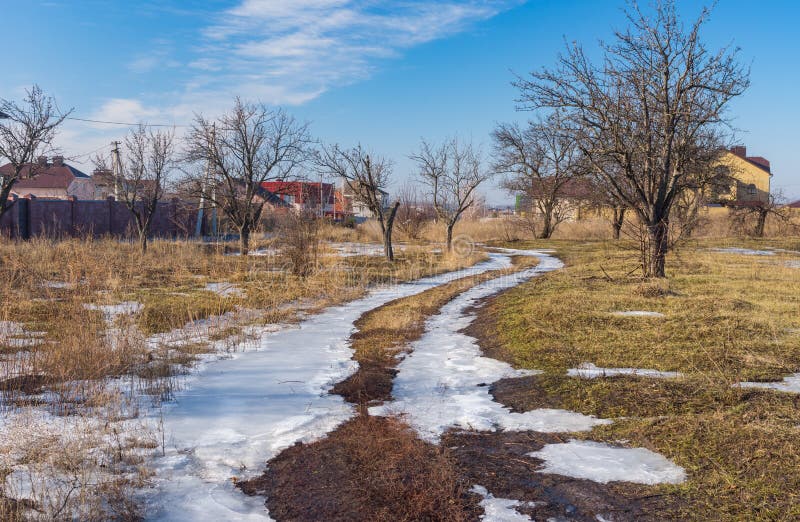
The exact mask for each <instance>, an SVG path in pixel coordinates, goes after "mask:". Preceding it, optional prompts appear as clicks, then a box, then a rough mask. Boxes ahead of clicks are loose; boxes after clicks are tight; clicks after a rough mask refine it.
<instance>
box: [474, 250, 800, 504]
mask: <svg viewBox="0 0 800 522" xmlns="http://www.w3.org/2000/svg"><path fill="white" fill-rule="evenodd" d="M544 244H547V245H548V246H551V247H554V248H556V250H557V251H558V254H559V255H560V256H561V257H562V258H563V259H564V260H565V261H566V263H567V267H566V268H565V269H563V270H561V271H558V272H554V273H551V274H547V275H546V276H544V277H541V278H537V279H535V280H533V281H531V282H529V283H526V284H523V285H521V286H520V287H518V288H515V289H512V290H510V291H509V292H507V293H505V294H504V295H502V296H500V297H499V298H498V299H496V300H494V301H493V302H492V303H491V304H490V305H489V306H488V307H487V308H485V309H484V311H483V312H482V313H481V318H482V322H483V325H484V328H485V332H484V334H483V335H485V336H486V337H487V338H489V339H491V338H495V339H497V341H498V343H497V344H498V347H497V349H496V352H497V354H498V355H500V356H502V357H504V358H506V359H508V360H510V361H512V362H513V363H515V364H516V365H518V366H522V367H526V368H532V369H541V370H544V371H545V373H544V374H543V375H542V376H537V377H534V378H531V384H530V387H529V388H527V389H524V390H520V389H517V390H515V391H513V393H511V395H510V396H506V397H503V396H502V393H501V394H500V396H499V398H500V399H501V400H504V401H508V402H509V403H510V404H513V405H514V406H515V407H517V408H520V409H530V408H535V407H556V408H567V409H571V410H575V411H579V412H582V413H585V414H592V415H598V416H602V417H607V418H614V419H616V421H615V422H614V424H612V425H610V426H604V427H599V428H597V429H595V430H593V431H592V432H590V433H588V434H585V435H581V436H585V437H588V438H590V439H593V440H602V441H618V440H626V441H628V444H630V445H632V446H642V447H647V448H650V449H653V450H655V451H658V452H660V453H662V454H664V455H666V456H667V457H669V458H670V459H673V460H674V461H675V462H676V463H678V464H679V465H681V466H683V467H684V468H686V470H687V472H688V475H689V480H688V481H687V482H686V483H684V484H681V485H677V486H658V487H632V488H627V490H628V491H630V494H631V495H642V496H647V495H665V496H666V497H665V498H668V499H670V502H669V504H670V506H671V507H670V510H669V511H666V512H664V513H663V516H664V517H665V518H668V519H698V520H711V519H725V520H796V519H797V518H798V517H799V516H800V511H798V506H800V471H798V470H800V451H798V448H800V431H798V429H797V426H798V425H800V413H798V409H797V404H798V400H800V398H799V397H798V396H797V395H794V394H785V393H780V392H777V391H764V390H753V389H746V388H738V387H733V386H732V385H734V384H736V383H738V382H740V381H744V380H780V379H781V378H782V377H783V376H786V375H787V374H791V373H794V372H800V336H798V334H797V332H798V329H799V328H800V316H799V315H798V310H800V268H793V267H791V266H790V265H788V264H787V261H790V260H792V259H794V260H796V259H800V255H798V254H796V253H788V252H780V251H778V252H775V254H774V255H771V256H746V255H741V254H731V253H720V252H717V251H713V250H712V249H713V248H717V247H722V246H733V245H736V246H747V247H751V248H762V249H763V248H767V247H773V248H783V249H788V250H799V249H800V240H798V239H791V238H789V239H783V240H761V241H736V242H735V243H734V242H733V241H731V240H715V241H702V242H696V241H695V242H692V243H690V244H688V245H686V246H684V247H683V248H681V249H680V250H679V251H677V252H675V253H674V254H672V255H671V256H670V259H669V262H668V267H669V268H668V272H669V274H668V275H669V280H668V281H667V282H664V281H658V282H650V281H642V280H641V279H639V278H637V277H635V276H632V275H631V273H632V270H635V267H636V259H635V256H634V255H633V254H632V253H631V252H630V251H628V250H625V249H621V248H620V246H619V245H618V244H615V243H608V242H591V243H587V242H583V243H575V242H568V243H567V242H559V241H553V242H550V243H544ZM537 245H538V246H542V243H538V242H537ZM625 310H645V311H655V312H661V313H663V314H664V315H665V317H663V318H634V317H616V316H614V315H612V312H615V311H625ZM584 362H588V363H593V364H596V365H597V366H600V367H611V368H619V367H623V368H624V367H634V368H652V369H658V370H667V371H679V372H681V373H682V374H683V377H681V378H678V379H675V380H658V379H648V378H635V377H614V378H601V379H594V380H591V379H580V378H572V377H567V376H566V369H567V368H574V367H576V366H577V365H579V364H581V363H584Z"/></svg>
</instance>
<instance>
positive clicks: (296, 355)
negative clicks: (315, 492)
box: [147, 254, 510, 520]
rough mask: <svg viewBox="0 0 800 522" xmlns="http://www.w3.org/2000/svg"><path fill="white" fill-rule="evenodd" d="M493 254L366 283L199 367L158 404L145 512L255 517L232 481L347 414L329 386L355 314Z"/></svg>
mask: <svg viewBox="0 0 800 522" xmlns="http://www.w3.org/2000/svg"><path fill="white" fill-rule="evenodd" d="M509 264H510V262H509V260H508V257H507V256H505V255H498V254H493V255H492V256H491V257H490V259H489V260H488V261H485V262H483V263H480V264H478V265H475V266H474V267H472V268H468V269H464V270H460V271H457V272H452V273H448V274H442V275H439V276H435V277H429V278H425V279H421V280H419V281H416V282H413V283H408V284H402V285H394V286H388V287H383V288H379V289H376V290H374V291H372V292H370V293H369V294H368V295H367V296H366V297H364V298H362V299H359V300H356V301H353V302H351V303H348V304H346V305H342V306H336V307H332V308H329V309H328V310H326V311H325V312H323V313H321V314H318V315H315V316H313V317H311V318H310V319H309V320H307V321H305V322H304V323H301V324H300V325H299V327H298V328H295V329H288V330H286V329H285V330H281V331H278V332H270V331H266V330H261V331H259V332H260V333H259V332H253V333H258V334H259V337H258V338H257V339H256V341H255V343H256V345H257V346H258V351H252V352H244V353H235V354H233V355H232V357H231V358H230V359H225V360H218V361H213V362H210V363H208V364H207V365H205V366H204V367H203V369H202V370H201V372H202V373H200V374H199V375H197V378H196V379H195V380H194V382H193V383H192V385H191V386H189V387H187V389H185V390H184V391H183V392H179V393H178V394H177V399H176V402H175V403H173V404H169V405H167V406H166V407H165V411H164V420H163V423H164V430H165V435H166V439H167V448H166V455H165V456H164V457H163V458H159V459H157V460H156V462H155V463H154V464H155V467H156V470H157V476H156V482H157V487H156V488H155V490H154V491H151V492H150V493H149V498H148V499H147V504H148V506H149V509H148V511H149V515H148V518H155V519H160V520H198V519H204V520H264V519H268V515H267V512H266V510H265V509H264V500H263V498H259V497H246V496H245V495H243V494H242V493H241V492H239V491H238V490H237V489H235V488H234V487H233V483H232V481H231V480H230V479H231V477H233V476H239V477H241V476H248V475H250V474H252V473H253V472H256V471H257V470H259V469H261V468H262V467H263V465H264V463H265V462H266V461H267V460H269V459H270V458H272V457H274V456H275V455H277V454H278V453H279V452H280V451H281V450H283V449H285V448H287V447H289V446H291V445H292V444H294V443H295V442H297V441H304V442H310V441H313V440H316V439H319V438H320V437H323V436H324V435H325V434H327V433H328V432H329V431H332V430H333V429H335V428H336V427H337V426H338V425H339V424H341V423H342V422H344V421H346V420H348V419H349V418H351V417H352V416H353V415H354V409H353V406H352V405H350V404H348V403H346V402H344V400H343V399H342V398H341V397H340V396H338V395H331V394H328V393H327V392H328V390H329V389H330V387H331V386H332V385H333V384H334V383H336V382H338V381H341V380H343V379H345V378H346V377H348V376H349V375H351V374H352V372H353V371H354V370H355V369H356V363H355V362H354V361H352V360H351V357H352V353H353V352H352V350H351V349H350V346H349V344H348V339H349V337H350V334H351V333H352V331H353V328H354V327H353V323H354V321H355V320H357V319H358V318H359V317H360V316H361V315H362V314H363V313H365V312H367V311H369V310H372V309H373V308H376V307H378V306H380V305H382V304H384V303H387V302H389V301H391V300H393V299H397V298H400V297H406V296H410V295H414V294H417V293H420V292H422V291H424V290H427V289H429V288H432V287H435V286H438V285H441V284H444V283H446V282H448V281H451V280H453V279H456V278H459V277H465V276H469V275H474V274H478V273H482V272H485V271H487V270H493V269H499V268H505V267H507V266H509Z"/></svg>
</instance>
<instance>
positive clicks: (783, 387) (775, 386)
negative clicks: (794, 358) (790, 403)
mask: <svg viewBox="0 0 800 522" xmlns="http://www.w3.org/2000/svg"><path fill="white" fill-rule="evenodd" d="M734 386H738V387H740V388H761V389H765V390H776V391H780V392H784V393H800V373H795V374H794V375H789V376H788V377H784V378H783V380H782V381H772V382H740V383H738V384H734Z"/></svg>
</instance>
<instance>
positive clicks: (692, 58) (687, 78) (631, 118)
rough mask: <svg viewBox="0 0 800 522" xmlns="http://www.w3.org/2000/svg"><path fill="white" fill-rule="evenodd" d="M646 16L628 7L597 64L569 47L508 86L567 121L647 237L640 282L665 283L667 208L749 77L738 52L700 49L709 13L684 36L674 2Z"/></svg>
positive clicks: (712, 155)
mask: <svg viewBox="0 0 800 522" xmlns="http://www.w3.org/2000/svg"><path fill="white" fill-rule="evenodd" d="M654 9H655V13H654V15H653V16H652V17H648V16H647V15H645V14H644V13H643V12H642V11H641V10H640V9H639V7H638V6H637V5H636V4H633V5H632V8H631V9H629V12H628V20H629V22H630V26H629V28H628V29H626V30H625V31H624V32H623V31H618V32H616V33H615V41H614V42H613V43H611V44H601V46H602V50H603V51H604V54H605V56H604V59H603V61H602V62H601V63H599V64H595V63H591V62H590V61H589V59H588V58H587V56H586V54H585V53H584V50H583V48H582V47H581V46H580V45H578V44H573V45H570V46H569V47H568V49H567V52H566V54H565V55H562V56H560V57H559V60H558V66H557V67H556V68H555V69H553V70H542V71H541V72H534V73H531V78H530V79H527V80H526V79H519V80H518V81H517V82H516V85H517V87H518V88H519V89H520V92H521V97H520V100H519V102H520V108H522V109H528V110H536V109H539V108H545V107H547V108H556V109H561V110H565V111H569V112H570V114H571V116H572V117H573V119H574V121H575V126H574V127H575V128H576V129H577V138H578V140H579V143H580V147H581V151H582V152H583V153H584V154H585V155H586V157H587V158H588V160H589V161H590V163H591V166H592V168H593V170H595V171H596V172H597V173H598V175H600V176H601V177H602V179H603V180H604V181H605V182H606V183H607V184H608V185H609V187H610V190H612V191H613V192H614V194H615V195H616V196H617V198H618V199H619V200H620V201H622V202H624V203H625V204H626V206H627V207H628V208H630V209H631V210H632V211H634V212H635V213H636V215H637V216H638V218H639V220H640V221H641V222H642V224H643V225H644V226H645V227H646V228H647V232H648V241H647V254H648V255H647V256H646V263H644V266H643V267H642V268H643V272H644V274H645V276H651V277H664V276H665V259H666V254H667V250H668V245H669V225H670V218H671V217H672V210H673V206H674V204H675V201H676V199H677V198H678V196H679V195H680V194H681V193H682V192H683V191H684V190H687V189H690V188H691V187H692V186H696V185H698V178H699V177H702V176H703V175H704V173H708V172H710V171H711V169H710V168H709V165H710V164H712V163H713V161H714V160H715V159H716V157H717V155H718V152H719V150H720V149H721V147H720V145H721V143H722V141H723V137H724V136H723V134H724V129H725V126H726V124H727V123H728V122H727V120H726V118H725V114H726V109H727V107H728V105H729V102H730V100H731V99H733V98H734V97H736V96H738V95H740V94H742V93H743V92H744V90H745V89H746V88H747V86H748V85H749V79H748V77H749V71H748V70H747V69H745V68H743V67H742V66H741V65H739V63H738V61H737V54H738V49H730V48H727V47H726V48H723V49H721V50H718V51H710V50H709V49H708V48H707V47H706V46H705V45H704V44H703V42H702V41H701V38H700V31H701V29H702V27H703V25H704V23H705V22H706V21H707V19H708V17H709V10H708V9H704V10H703V11H702V13H701V15H700V16H699V17H698V19H697V20H696V21H695V23H694V24H693V25H692V26H691V27H690V28H688V30H687V29H686V28H684V26H683V24H682V22H681V21H680V20H679V18H678V16H677V14H676V8H675V2H674V0H664V1H663V2H658V3H656V5H655V7H654ZM643 244H644V243H643Z"/></svg>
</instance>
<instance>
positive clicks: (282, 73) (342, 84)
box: [0, 0, 800, 203]
mask: <svg viewBox="0 0 800 522" xmlns="http://www.w3.org/2000/svg"><path fill="white" fill-rule="evenodd" d="M133 4H134V3H133V2H126V1H95V0H85V1H80V0H73V1H59V0H54V1H45V2H37V1H26V2H22V1H16V0H0V8H1V9H0V13H2V15H0V16H1V17H2V25H3V31H2V32H1V33H0V43H2V46H3V48H4V49H11V51H12V52H8V51H7V52H6V56H7V59H6V61H5V64H4V68H3V69H4V73H3V74H2V75H0V97H3V98H18V97H19V96H20V94H21V93H22V92H23V90H24V88H25V87H26V86H30V85H31V84H32V83H37V84H39V85H40V86H42V87H43V88H44V89H45V90H46V91H47V92H49V93H51V94H53V95H54V96H55V97H56V98H57V100H58V102H59V105H60V106H61V107H63V108H70V107H73V108H74V109H75V113H74V115H75V116H77V117H83V118H90V119H96V120H104V121H105V120H110V121H122V122H134V123H135V122H140V121H144V122H149V123H167V124H176V125H182V124H186V123H189V122H190V121H191V119H192V115H193V113H195V112H202V113H204V114H208V115H214V114H217V113H219V112H220V111H222V110H224V109H225V108H226V107H228V106H230V105H231V100H232V98H233V96H235V95H240V96H242V97H243V98H246V99H250V100H254V101H263V102H265V103H269V104H280V105H284V106H285V107H286V108H287V109H288V110H289V111H290V112H291V113H293V114H294V115H295V116H297V117H298V118H299V119H302V120H307V121H309V122H310V123H311V128H312V132H313V133H314V134H315V136H317V137H318V138H320V139H321V140H324V141H328V142H339V143H341V144H343V145H354V144H356V143H358V142H361V143H362V144H364V145H365V146H367V147H369V148H371V149H372V150H373V151H375V152H377V153H380V154H383V155H385V156H387V157H389V158H391V159H392V160H393V161H394V163H395V171H396V174H397V178H398V181H397V183H396V186H397V187H399V186H400V185H401V184H402V183H403V182H404V180H405V179H407V178H408V177H409V176H410V175H411V174H412V173H413V165H412V164H411V162H410V161H409V160H408V159H407V156H408V154H409V153H410V152H412V151H413V150H414V149H415V148H416V147H417V145H418V143H419V140H420V138H422V137H426V138H428V139H431V140H439V139H442V138H444V137H446V136H448V135H452V134H458V135H459V136H461V137H465V138H472V140H473V141H474V142H476V143H482V144H483V150H484V152H486V153H488V152H489V151H490V147H491V143H490V141H489V132H490V131H491V129H492V128H493V127H494V125H495V123H496V122H498V121H511V120H525V119H527V118H528V117H529V116H530V115H529V114H526V113H519V112H517V111H516V110H515V106H514V98H515V97H516V91H515V89H514V88H513V87H512V86H511V85H510V82H511V81H512V80H513V78H514V73H519V74H524V73H526V72H527V71H530V70H533V69H537V68H540V67H542V66H549V65H552V64H553V62H554V60H555V57H556V55H557V53H558V52H559V51H560V50H562V49H563V48H564V41H565V39H566V40H570V41H572V40H576V41H579V42H581V43H583V44H584V45H585V46H586V47H587V48H593V47H594V46H595V45H596V42H597V40H598V39H608V38H609V37H610V35H611V31H612V28H615V27H617V28H619V27H623V26H624V25H625V21H624V16H623V13H622V8H623V7H624V2H623V1H603V2H600V1H589V0H574V1H568V0H564V1H549V0H538V1H537V0H530V1H527V2H525V1H522V0H507V1H480V0H468V1H455V0H450V1H446V2H417V1H404V2H381V1H377V0H364V1H355V0H265V1H257V0H227V1H223V0H208V1H205V2H200V1H197V2H178V1H174V0H163V1H160V2H147V1H145V2H138V5H136V6H133ZM701 5H702V4H701V3H699V2H688V1H687V2H680V3H679V7H680V9H681V11H682V12H683V13H685V15H686V16H687V17H689V18H693V17H694V16H696V14H697V13H698V12H699V9H700V7H701ZM799 20H800V6H798V3H795V2H784V1H779V0H775V1H772V2H768V3H767V2H764V3H760V5H758V4H756V3H754V2H749V1H745V0H720V1H719V3H718V5H717V7H716V9H715V10H714V14H713V17H712V20H711V22H710V23H709V24H708V26H707V28H706V32H705V38H706V40H707V41H708V42H709V44H710V45H711V46H715V47H718V46H722V45H726V44H730V43H733V44H734V45H737V46H739V47H741V48H742V53H741V57H742V59H743V60H744V61H745V62H746V63H748V64H751V66H752V76H751V81H752V86H751V88H750V89H749V91H748V92H747V93H746V94H745V95H744V96H742V97H741V98H740V99H738V100H736V101H735V102H734V103H733V104H732V106H731V115H732V116H734V117H735V124H736V127H737V128H738V129H740V132H739V133H738V137H739V141H741V142H743V143H745V144H746V145H747V147H748V153H749V154H751V155H760V156H765V157H767V158H768V159H769V160H770V161H771V162H772V166H773V173H774V174H775V176H774V178H773V184H774V186H776V187H778V188H779V189H782V190H783V192H784V193H785V194H786V195H787V196H791V197H792V199H798V198H800V159H798V157H799V156H798V154H797V153H796V150H797V149H798V145H797V134H798V133H797V131H796V121H797V120H798V118H799V117H800V105H799V104H798V102H797V98H796V95H795V92H796V91H797V89H796V86H797V85H798V84H800V69H798V68H797V67H796V66H795V65H796V60H797V58H796V57H797V56H798V54H800V37H798V35H797V31H798V29H797V22H798V21H799ZM125 130H126V129H125V128H124V127H120V126H112V125H103V124H92V123H85V122H77V121H70V122H68V123H67V124H66V125H65V126H64V128H63V130H62V132H61V134H60V137H59V144H60V146H61V148H62V149H63V151H64V153H65V155H67V156H70V157H74V158H75V160H74V163H75V164H77V165H79V166H83V167H84V168H85V169H87V170H90V169H91V166H90V163H89V161H88V157H89V156H88V153H90V152H93V151H96V150H98V149H100V150H102V149H103V148H104V147H106V148H107V147H108V144H109V143H110V142H111V141H112V140H114V139H119V138H120V137H121V136H122V135H124V132H125ZM485 193H486V194H487V196H488V199H489V201H490V202H492V203H505V202H507V201H510V198H509V197H508V196H507V195H505V194H504V193H503V192H502V191H500V190H498V189H497V188H496V187H487V190H486V191H485Z"/></svg>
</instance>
